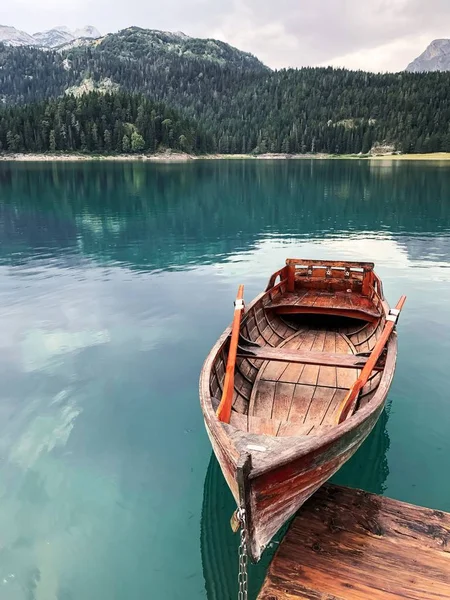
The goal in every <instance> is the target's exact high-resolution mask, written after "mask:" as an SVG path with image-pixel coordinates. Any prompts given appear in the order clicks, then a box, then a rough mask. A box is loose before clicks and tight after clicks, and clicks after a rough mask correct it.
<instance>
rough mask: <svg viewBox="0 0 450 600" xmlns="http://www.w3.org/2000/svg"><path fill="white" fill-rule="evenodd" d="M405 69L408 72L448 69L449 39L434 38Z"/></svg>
mask: <svg viewBox="0 0 450 600" xmlns="http://www.w3.org/2000/svg"><path fill="white" fill-rule="evenodd" d="M406 70H407V71H409V72H410V73H422V72H424V71H450V40H446V39H442V40H434V41H433V42H431V44H430V45H429V46H428V48H427V49H426V50H425V52H423V53H422V54H421V55H420V56H419V57H418V58H416V59H415V60H413V61H412V63H410V64H409V65H408V66H407V67H406Z"/></svg>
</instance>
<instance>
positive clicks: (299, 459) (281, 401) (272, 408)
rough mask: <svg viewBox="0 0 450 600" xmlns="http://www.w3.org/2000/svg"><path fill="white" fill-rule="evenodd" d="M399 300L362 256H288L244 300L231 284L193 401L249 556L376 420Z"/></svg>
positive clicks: (388, 378)
mask: <svg viewBox="0 0 450 600" xmlns="http://www.w3.org/2000/svg"><path fill="white" fill-rule="evenodd" d="M405 299H406V298H405V297H404V296H402V298H401V299H400V300H399V302H398V304H397V306H396V308H395V309H392V310H391V309H390V308H389V305H388V303H387V302H386V300H385V298H384V295H383V287H382V283H381V281H380V279H379V277H378V276H377V275H376V274H375V272H374V265H373V263H362V262H342V261H339V262H338V261H331V262H330V261H317V260H299V259H288V260H287V261H286V265H285V266H284V267H283V268H282V269H280V270H279V271H277V272H276V273H274V274H273V275H272V276H271V278H270V280H269V284H268V286H267V289H266V290H265V291H264V292H263V293H261V294H260V295H259V296H257V298H255V299H254V300H253V301H252V302H251V304H249V305H248V306H247V307H245V305H244V301H243V286H240V288H239V292H238V297H237V299H236V302H235V310H234V319H233V323H232V325H231V326H230V327H228V328H227V329H226V330H225V331H224V333H223V334H222V336H221V337H220V338H219V340H218V341H217V343H216V344H215V346H214V347H213V349H212V350H211V352H210V353H209V355H208V357H207V359H206V361H205V364H204V366H203V369H202V373H201V376H200V402H201V407H202V411H203V415H204V420H205V425H206V429H207V432H208V435H209V438H210V440H211V444H212V447H213V450H214V452H215V454H216V457H217V459H218V462H219V464H220V467H221V469H222V472H223V474H224V476H225V479H226V481H227V483H228V486H229V487H230V489H231V492H232V493H233V496H234V498H235V500H236V503H237V506H238V509H239V516H240V519H241V526H242V527H243V528H244V533H245V537H246V544H247V552H248V555H249V556H250V558H251V559H252V561H254V562H256V561H258V560H259V558H260V556H261V553H262V552H263V550H264V548H265V546H266V545H267V544H268V542H269V541H270V540H271V538H272V537H273V535H274V534H275V533H276V532H277V531H278V529H279V528H280V527H281V526H282V525H283V524H284V523H285V522H286V520H287V519H289V517H291V516H292V515H293V514H294V513H295V512H296V511H297V510H298V509H299V508H300V507H301V505H302V504H303V503H304V502H305V500H306V499H307V498H309V497H310V496H311V495H312V494H313V493H314V492H315V491H316V490H317V489H318V488H319V487H320V486H321V485H322V484H323V483H324V482H325V481H326V480H327V479H329V478H330V477H331V476H332V475H333V474H334V473H335V472H336V471H337V470H338V469H339V468H340V467H341V466H342V464H343V463H345V462H346V461H347V460H348V459H349V458H350V457H351V456H352V455H353V454H354V453H355V452H356V450H357V449H358V448H359V447H360V446H361V444H362V443H363V442H364V440H365V439H366V438H367V436H368V435H369V433H370V431H371V430H372V428H373V427H374V425H375V424H376V422H377V420H378V418H379V416H380V414H381V412H382V411H383V407H384V403H385V400H386V396H387V393H388V391H389V387H390V385H391V382H392V377H393V375H394V369H395V363H396V357H397V337H396V332H395V325H396V323H397V320H398V317H399V314H400V311H401V309H402V307H403V304H404V302H405ZM367 468H368V469H370V465H367Z"/></svg>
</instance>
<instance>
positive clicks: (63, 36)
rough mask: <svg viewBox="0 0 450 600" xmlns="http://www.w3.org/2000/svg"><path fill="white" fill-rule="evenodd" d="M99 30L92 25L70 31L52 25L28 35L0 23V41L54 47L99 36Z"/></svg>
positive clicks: (8, 43) (10, 44)
mask: <svg viewBox="0 0 450 600" xmlns="http://www.w3.org/2000/svg"><path fill="white" fill-rule="evenodd" d="M99 37H100V32H99V31H98V30H97V29H96V28H95V27H92V25H86V27H83V28H81V29H76V30H75V31H71V30H70V29H69V28H68V27H65V26H60V27H53V29H48V30H46V31H39V32H37V33H34V34H33V35H30V34H28V33H26V32H25V31H20V30H19V29H16V28H15V27H8V26H6V25H0V42H3V43H4V44H7V45H9V46H16V47H17V46H38V47H41V48H56V47H58V46H61V45H62V44H67V43H68V42H73V41H74V40H77V39H80V38H93V39H95V38H99Z"/></svg>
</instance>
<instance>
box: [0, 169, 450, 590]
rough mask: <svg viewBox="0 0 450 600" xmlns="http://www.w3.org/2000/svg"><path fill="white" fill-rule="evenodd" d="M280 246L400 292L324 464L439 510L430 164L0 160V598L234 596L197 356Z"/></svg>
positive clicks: (448, 240)
mask: <svg viewBox="0 0 450 600" xmlns="http://www.w3.org/2000/svg"><path fill="white" fill-rule="evenodd" d="M286 257H301V258H309V257H310V258H341V259H369V260H374V261H375V262H376V265H377V272H378V273H379V275H380V276H381V277H382V279H383V282H384V289H385V293H386V296H387V298H388V299H389V301H390V302H391V304H394V303H395V302H396V301H397V299H398V297H399V296H400V295H401V294H402V293H405V294H407V296H408V301H407V304H406V306H405V309H404V313H403V314H402V317H401V320H400V324H399V360H398V368H397V373H396V376H395V379H394V384H393V386H392V388H391V392H390V394H389V399H388V407H387V410H386V412H385V413H384V414H383V416H382V418H381V419H380V421H379V423H378V426H377V427H376V429H375V430H374V432H373V434H372V435H371V436H370V438H369V439H368V440H367V442H366V443H365V445H364V446H363V447H362V448H361V450H360V451H359V452H358V453H357V454H356V455H355V457H354V458H353V459H352V460H351V461H350V462H349V463H348V464H347V465H345V466H344V468H343V469H342V470H341V471H340V472H339V474H338V475H337V476H336V477H335V481H336V482H338V483H341V484H347V485H351V486H357V487H362V488H364V489H367V490H370V491H373V492H376V493H379V494H387V495H389V496H392V497H394V498H399V499H402V500H406V501H409V502H414V503H418V504H421V505H425V506H429V507H433V508H437V509H441V510H447V511H450V478H449V477H448V472H449V462H450V459H449V456H450V435H449V431H450V403H449V392H448V376H449V367H450V168H449V166H447V165H446V164H445V163H444V164H438V163H431V162H430V163H426V162H420V163H411V162H408V163H399V162H392V163H391V162H389V161H386V162H384V161H382V162H375V163H370V162H364V161H361V162H360V161H337V160H334V161H333V160H331V161H318V160H316V161H307V160H306V161H288V162H286V161H273V162H268V161H258V162H256V161H255V162H253V161H228V162H227V161H222V162H214V161H198V162H193V163H188V164H173V165H146V164H140V163H134V164H133V163H129V164H121V163H115V164H103V163H83V164H68V163H67V164H64V163H54V164H51V163H44V164H19V163H0V330H1V335H0V381H1V386H0V598H1V599H3V598H4V599H6V600H30V599H32V600H56V599H57V600H91V599H92V600H103V599H104V600H142V599H146V598H151V599H153V598H155V599H158V600H159V599H161V600H176V599H180V600H181V599H183V600H186V599H189V600H190V599H193V600H195V599H199V598H208V599H209V600H211V599H216V600H226V599H227V598H232V599H234V598H236V595H237V594H236V590H237V584H236V574H237V557H236V548H237V539H236V538H235V537H234V536H233V535H232V534H231V533H230V531H229V525H228V522H229V517H230V515H231V512H232V510H233V509H234V507H233V501H232V499H231V495H230V493H229V492H228V488H227V487H226V485H225V483H224V481H223V479H222V476H221V474H220V471H219V469H218V467H217V463H216V462H215V460H214V459H211V450H210V445H209V442H208V440H207V437H206V434H205V431H204V427H203V421H202V416H201V413H200V408H199V402H198V393H197V384H198V375H199V372H200V369H201V365H202V362H203V360H204V358H205V357H206V355H207V353H208V351H209V349H210V347H211V346H212V344H213V343H214V341H215V340H216V338H217V337H218V336H219V334H220V333H221V332H222V331H223V329H224V328H225V326H226V325H227V324H228V323H229V322H230V320H231V318H232V312H233V299H234V296H235V293H236V290H237V286H238V284H239V283H241V282H242V283H245V285H246V288H245V297H246V299H247V300H248V301H249V300H250V299H251V298H252V297H254V296H255V295H256V294H257V293H258V292H259V291H260V290H261V289H262V288H263V287H265V285H266V283H267V280H268V278H269V275H270V274H271V273H272V272H273V271H275V270H277V269H278V268H280V267H281V266H282V265H283V263H284V259H285V258H286ZM275 545H276V544H274V546H275ZM272 549H273V548H272ZM269 557H270V551H269V552H268V554H266V556H265V559H264V561H263V564H262V565H260V566H258V567H257V568H252V569H251V573H250V577H251V583H252V594H253V596H252V597H254V594H255V591H256V589H257V587H258V585H259V583H260V581H261V577H262V576H263V574H264V564H265V563H266V562H267V560H268V558H269Z"/></svg>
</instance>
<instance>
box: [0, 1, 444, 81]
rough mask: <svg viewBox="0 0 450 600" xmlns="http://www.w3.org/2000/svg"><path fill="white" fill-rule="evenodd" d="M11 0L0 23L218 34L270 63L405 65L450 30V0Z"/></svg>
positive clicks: (389, 67) (26, 26)
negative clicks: (118, 0)
mask: <svg viewBox="0 0 450 600" xmlns="http://www.w3.org/2000/svg"><path fill="white" fill-rule="evenodd" d="M39 7H40V10H39V13H38V14H36V12H35V11H34V0H12V2H10V3H9V4H8V8H7V10H5V9H4V8H3V9H1V12H0V22H2V23H5V24H13V25H15V26H17V27H20V28H21V29H24V30H26V31H34V30H36V29H45V28H49V27H51V26H52V25H53V24H54V23H65V24H67V25H68V26H69V27H72V28H73V27H78V26H81V25H84V24H86V23H92V24H93V25H95V26H96V27H98V28H99V29H100V30H101V31H102V32H107V31H116V30H118V29H121V28H124V27H128V26H130V25H139V26H140V27H148V28H154V29H166V30H172V31H177V30H181V31H184V32H185V33H187V34H189V35H194V36H199V37H216V38H219V39H222V40H224V41H226V42H228V43H231V44H232V45H234V46H237V47H239V48H241V49H243V50H247V51H249V52H252V53H253V54H256V55H257V56H258V57H260V58H261V59H262V60H263V61H264V62H265V63H266V64H268V65H269V66H271V67H275V68H280V67H289V66H293V67H299V66H306V65H323V64H333V65H336V64H339V65H341V64H342V65H344V66H347V67H351V68H364V69H368V70H381V71H386V70H391V71H396V70H400V69H404V68H405V67H406V65H407V64H408V63H409V62H410V61H411V60H413V59H414V58H415V57H416V56H418V55H419V54H420V53H421V52H422V51H423V50H424V49H425V46H426V45H427V44H428V43H429V42H431V41H432V39H435V38H438V37H447V36H448V35H449V32H450V2H448V0H428V2H426V3H424V2H423V1H422V0H371V2H361V0H316V1H315V2H310V1H306V0H278V1H277V2H272V1H270V0H232V1H230V0H228V1H227V0H209V1H207V0H166V2H165V4H164V10H163V11H162V10H161V5H160V3H159V2H156V0H152V1H150V2H148V1H147V0H146V1H144V0H128V1H127V3H126V4H123V3H122V4H117V3H116V4H115V5H114V7H113V8H112V7H111V4H110V2H109V0H97V1H96V2H95V3H91V2H88V0H69V1H68V2H67V3H60V2H57V1H56V0H41V1H40V3H39Z"/></svg>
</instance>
